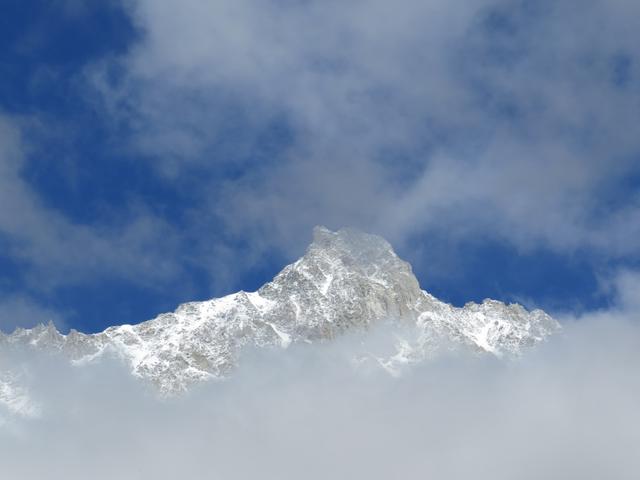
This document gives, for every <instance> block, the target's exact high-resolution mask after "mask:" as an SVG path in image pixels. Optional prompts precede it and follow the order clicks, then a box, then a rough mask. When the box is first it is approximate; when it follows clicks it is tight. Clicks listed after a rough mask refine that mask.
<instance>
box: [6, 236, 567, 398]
mask: <svg viewBox="0 0 640 480" xmlns="http://www.w3.org/2000/svg"><path fill="white" fill-rule="evenodd" d="M386 321H390V322H392V323H399V324H401V325H405V326H409V327H412V328H413V329H415V332H417V333H416V334H415V337H414V338H412V339H411V340H410V341H408V342H405V343H403V344H402V345H399V349H398V353H397V354H396V355H394V356H393V357H391V358H389V359H385V360H384V361H383V362H381V363H382V364H383V366H385V368H388V369H389V370H390V371H393V370H394V368H395V367H396V366H398V365H400V364H405V363H411V362H417V361H420V360H421V359H423V358H425V357H428V356H430V355H432V354H433V353H434V352H436V351H437V350H438V349H439V348H441V347H442V345H444V344H445V343H446V344H449V345H458V346H463V347H468V348H471V349H473V350H475V351H477V352H487V353H489V354H493V355H496V356H498V357H501V356H504V355H508V356H511V355H516V356H517V355H519V354H520V353H521V352H522V351H523V349H525V348H526V347H530V346H532V345H535V344H536V343H538V342H540V341H542V340H544V339H545V338H546V337H547V336H548V335H550V334H552V333H553V332H555V331H557V330H558V329H559V328H560V327H559V325H558V323H557V322H556V321H555V320H553V319H552V318H551V317H550V316H549V315H547V314H546V313H544V312H542V311H540V310H534V311H532V312H528V311H526V310H525V309H524V308H522V307H521V306H520V305H505V304H504V303H501V302H497V301H494V300H485V301H484V302H483V303H481V304H475V303H470V304H467V305H465V306H464V307H463V308H455V307H453V306H451V305H448V304H446V303H443V302H441V301H439V300H437V299H436V298H435V297H433V296H432V295H430V294H429V293H427V292H425V291H423V290H421V289H420V286H419V284H418V281H417V279H416V278H415V276H414V275H413V273H412V271H411V266H410V265H409V264H408V263H407V262H405V261H403V260H401V259H400V258H398V256H397V255H396V254H395V252H394V251H393V249H392V248H391V246H390V245H389V244H388V243H387V242H386V241H385V240H384V239H382V238H380V237H377V236H374V235H369V234H365V233H361V232H358V231H355V230H350V229H344V230H340V231H338V232H331V231H329V230H327V229H325V228H323V227H316V229H315V230H314V240H313V243H312V244H311V245H310V246H309V248H308V249H307V252H306V254H305V255H304V256H303V257H302V258H300V259H299V260H297V261H296V262H295V263H293V264H291V265H288V266H287V267H285V268H284V270H282V271H281V272H280V273H279V274H278V275H277V276H276V277H275V278H274V279H273V281H271V282H269V283H267V284H266V285H264V286H263V287H262V288H260V289H259V290H258V291H257V292H244V291H240V292H238V293H234V294H232V295H228V296H226V297H222V298H216V299H212V300H207V301H204V302H192V303H186V304H183V305H180V306H179V307H178V308H177V310H176V311H175V312H173V313H164V314H161V315H159V316H158V317H156V318H154V319H153V320H149V321H146V322H143V323H140V324H137V325H120V326H115V327H110V328H107V329H106V330H105V331H103V332H101V333H98V334H93V335H86V334H82V333H79V332H76V331H73V330H72V331H71V332H70V333H69V334H68V335H61V334H60V333H59V332H58V331H57V330H56V329H55V327H54V326H53V325H51V324H50V325H49V326H44V325H41V326H38V327H36V328H33V329H30V330H24V329H18V330H16V331H15V332H14V333H13V334H11V335H2V334H0V346H2V345H3V344H4V345H5V346H7V345H10V344H26V345H31V346H33V347H35V348H42V349H53V350H57V351H61V352H63V353H64V354H66V355H68V356H69V357H70V358H71V360H72V361H73V362H74V363H76V364H85V363H90V362H92V361H94V360H95V359H97V358H99V357H100V356H102V355H105V354H113V355H116V356H118V357H121V358H122V359H124V360H125V361H126V362H127V363H128V364H129V365H130V367H131V370H132V373H133V374H134V375H136V376H138V377H141V378H142V379H145V380H148V381H150V382H152V383H153V384H155V385H157V386H158V387H159V389H160V390H161V392H163V393H173V392H179V391H183V390H185V389H187V388H188V387H189V385H191V384H193V383H194V382H198V381H202V380H205V379H208V378H212V377H213V378H215V377H224V376H226V375H228V374H229V373H230V371H231V370H232V369H233V368H234V367H235V366H236V365H237V363H238V360H239V356H240V354H241V352H242V350H243V347H245V346H248V345H251V346H257V347H273V346H279V347H284V348H286V347H287V346H289V345H290V344H292V343H298V342H318V341H328V340H331V339H333V338H335V337H338V336H340V335H342V334H344V333H346V332H351V331H358V330H364V329H367V328H369V327H370V326H372V325H375V324H378V323H380V322H386Z"/></svg>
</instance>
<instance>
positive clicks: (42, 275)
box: [0, 116, 178, 291]
mask: <svg viewBox="0 0 640 480" xmlns="http://www.w3.org/2000/svg"><path fill="white" fill-rule="evenodd" d="M28 121H29V120H27V119H25V118H16V117H8V116H0V235H1V236H2V238H3V240H4V242H3V243H4V244H5V248H6V250H5V252H4V253H5V255H8V256H9V257H10V258H11V259H12V260H13V261H16V262H19V263H20V264H21V269H20V272H21V274H22V275H24V277H25V279H26V282H27V284H28V286H29V287H30V288H33V289H37V290H45V291H46V290H48V289H50V288H51V287H55V286H59V285H68V284H70V283H71V284H73V283H77V282H79V281H87V279H89V280H90V281H93V280H95V279H97V278H101V277H104V276H108V275H116V276H125V277H126V278H127V280H129V281H137V282H141V283H145V282H147V283H150V282H151V279H153V281H155V282H158V281H162V280H163V279H166V278H168V277H170V276H171V275H172V274H174V273H175V271H176V269H177V268H178V267H177V265H176V264H175V263H174V262H173V261H172V260H171V258H172V257H171V256H170V255H167V254H166V252H165V251H164V250H166V249H167V248H171V246H172V239H173V238H175V237H174V233H173V232H172V230H171V229H170V228H169V226H168V225H166V224H165V223H164V222H163V221H161V220H159V219H157V218H155V217H154V216H152V215H150V214H149V213H148V212H146V211H145V210H144V209H140V208H135V207H134V206H132V208H131V213H127V214H126V215H123V216H122V217H121V218H120V219H119V220H118V222H113V221H110V220H109V219H107V218H101V219H96V221H95V222H94V223H92V224H91V225H87V224H80V223H77V222H74V221H72V220H71V219H69V218H68V217H67V216H66V215H65V214H64V213H63V212H61V211H58V210H55V209H53V208H51V207H50V206H48V205H47V204H46V203H45V202H44V201H43V200H42V199H41V198H40V197H39V195H38V193H37V191H36V190H35V189H34V188H33V187H32V186H31V185H30V184H29V183H28V182H27V181H25V180H24V179H23V177H22V171H23V168H24V166H25V164H26V163H27V162H28V149H29V148H30V146H29V145H25V144H24V142H23V139H22V138H21V127H23V126H24V124H25V123H27V122H28ZM158 239H162V241H161V242H160V241H158ZM171 251H173V249H172V250H171Z"/></svg>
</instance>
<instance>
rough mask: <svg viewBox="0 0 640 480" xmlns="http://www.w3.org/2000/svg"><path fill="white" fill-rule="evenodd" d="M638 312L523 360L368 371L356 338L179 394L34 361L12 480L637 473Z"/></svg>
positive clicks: (252, 360) (12, 449) (109, 372)
mask: <svg viewBox="0 0 640 480" xmlns="http://www.w3.org/2000/svg"><path fill="white" fill-rule="evenodd" d="M620 298H623V297H620ZM630 305H632V303H625V302H622V303H620V304H619V305H617V306H616V307H615V308H613V309H611V310H609V311H607V312H601V314H599V315H597V316H594V315H591V316H589V317H584V318H580V319H574V320H569V319H567V320H565V326H564V331H563V332H562V333H561V334H559V335H557V336H556V337H555V338H553V339H552V340H551V341H550V342H548V343H547V344H545V345H542V346H541V347H539V348H538V349H536V350H535V351H531V352H528V353H527V355H526V356H525V357H524V358H523V359H522V360H520V361H517V362H513V363H509V362H506V363H505V362H501V361H498V360H496V359H493V358H489V357H483V358H481V357H477V356H473V355H463V354H455V355H451V356H445V357H440V358H439V359H437V360H435V361H433V362H431V363H426V364H424V365H420V366H417V367H414V368H411V369H409V370H407V371H405V372H404V374H403V375H402V376H400V377H397V378H395V377H392V376H390V375H388V374H387V373H386V372H385V371H383V370H382V369H378V368H370V367H372V365H371V364H369V366H368V367H367V366H366V365H365V366H364V367H363V366H360V367H356V366H355V363H354V362H353V361H352V360H351V359H352V358H353V352H354V351H362V350H363V348H365V347H363V344H362V341H363V338H345V339H343V340H342V341H339V342H337V343H335V344H325V345H316V346H309V345H302V346H297V347H293V348H291V349H289V350H285V351H273V352H253V353H251V354H249V355H247V356H245V358H244V361H243V363H242V366H241V367H240V368H239V369H238V371H237V372H236V373H235V375H234V376H233V377H232V378H231V379H229V380H227V381H224V382H210V383H208V384H205V385H202V386H200V387H198V388H195V389H194V390H192V391H191V393H189V394H188V395H186V396H184V397H179V398H173V399H169V400H159V399H157V398H156V397H155V396H154V395H153V393H152V392H150V391H149V390H148V389H146V388H145V387H143V386H142V385H140V384H139V383H138V382H136V381H135V380H134V379H133V378H131V377H130V375H129V374H128V372H126V370H125V369H124V367H123V366H121V365H119V364H115V363H111V362H103V363H100V364H97V365H94V366H92V367H85V368H74V367H70V366H69V365H68V364H67V363H65V362H64V361H62V360H60V359H58V360H56V359H55V358H53V359H52V358H51V357H38V358H37V359H36V360H34V359H31V361H30V365H31V367H30V368H31V369H30V372H31V373H30V375H29V376H27V377H26V378H27V379H30V380H29V382H28V383H29V387H30V389H31V394H32V396H33V398H35V399H37V400H38V401H39V402H40V403H41V405H42V413H41V416H40V417H39V418H31V419H17V418H15V419H14V420H12V421H10V422H9V423H7V424H5V425H4V426H3V428H2V430H0V459H1V465H2V467H1V468H2V474H3V478H11V479H14V478H15V479H18V478H19V479H24V480H29V479H39V478H47V479H52V480H54V479H63V478H64V479H71V480H73V479H76V478H77V479H85V478H89V477H90V478H94V479H112V478H120V479H123V480H128V479H132V480H133V479H149V478H154V479H165V478H166V479H169V478H176V477H182V478H263V479H270V478H274V479H275V478H278V479H283V478H285V479H286V478H291V479H293V478H307V479H316V478H317V479H326V478H367V479H378V478H379V479H388V478H408V477H420V478H447V479H456V478H460V479H462V478H465V479H467V478H475V479H479V480H482V479H513V478H518V479H532V480H533V479H540V478H548V479H553V478H558V479H580V480H586V479H598V480H600V479H602V478H609V479H633V478H637V472H638V471H640V457H639V456H638V445H640V430H639V429H638V425H640V411H639V410H638V408H637V407H638V399H639V398H640V378H639V377H638V375H637V372H635V369H634V368H633V367H634V366H635V365H638V364H640V325H639V324H638V322H637V321H636V318H637V317H636V314H635V312H633V310H631V309H628V308H627V306H630ZM387 333H388V332H387ZM366 348H368V346H367V347H366ZM4 360H5V362H6V360H7V359H6V358H5V359H4Z"/></svg>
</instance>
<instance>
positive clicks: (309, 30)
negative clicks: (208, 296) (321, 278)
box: [90, 0, 640, 257]
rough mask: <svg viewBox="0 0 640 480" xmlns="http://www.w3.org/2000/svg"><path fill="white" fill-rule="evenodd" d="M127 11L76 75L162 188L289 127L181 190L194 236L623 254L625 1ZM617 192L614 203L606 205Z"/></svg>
mask: <svg viewBox="0 0 640 480" xmlns="http://www.w3.org/2000/svg"><path fill="white" fill-rule="evenodd" d="M129 6H130V13H131V15H132V17H133V19H134V21H135V23H136V25H138V27H139V28H140V30H141V31H142V32H143V34H144V35H143V36H142V37H141V41H140V42H139V43H137V44H136V45H135V46H134V47H133V48H132V49H131V50H130V51H129V53H128V54H127V55H125V56H124V57H121V58H117V59H111V60H110V61H105V62H101V63H100V67H96V68H94V69H93V70H92V71H91V75H90V76H91V78H92V79H93V82H94V85H99V90H100V91H101V92H102V100H103V101H104V103H105V105H108V107H109V111H110V112H111V113H112V114H114V118H116V119H117V120H118V121H122V122H124V123H125V124H127V125H128V126H129V127H131V128H132V129H133V132H134V133H133V135H132V136H131V138H130V142H131V145H132V147H133V148H135V149H138V150H142V151H144V152H145V153H150V154H152V155H153V156H154V158H156V159H157V160H158V161H157V164H158V166H159V168H160V169H161V170H162V171H164V172H165V173H170V174H171V175H177V176H179V175H180V172H181V171H182V169H184V168H187V169H188V168H189V167H190V166H191V165H193V163H194V162H195V163H200V164H201V165H206V166H208V167H209V168H210V169H211V170H212V171H215V169H217V168H220V165H221V164H223V165H224V164H225V162H229V161H231V162H238V161H239V160H238V159H239V158H243V159H245V160H243V161H247V160H246V158H247V157H248V158H251V157H252V156H255V154H256V153H259V149H260V146H259V145H258V144H257V143H256V142H257V138H259V136H260V134H261V133H264V131H265V129H266V128H267V126H268V125H269V124H270V122H272V121H273V119H274V118H280V117H284V118H286V120H287V122H289V125H290V126H291V127H292V128H293V130H294V141H293V144H292V145H291V146H290V147H289V148H287V149H286V151H284V152H281V153H280V154H279V155H278V157H277V158H275V159H271V161H270V162H268V164H267V165H261V164H255V163H251V162H250V161H249V163H248V164H246V165H244V167H243V169H244V173H243V174H242V175H241V176H240V177H239V178H235V179H233V180H232V179H229V180H228V181H226V182H225V183H224V185H223V186H222V187H220V186H219V185H216V186H215V187H212V188H207V187H202V186H199V187H197V186H196V188H200V189H201V190H200V192H201V195H202V203H201V204H200V206H199V207H197V209H196V210H199V211H200V215H199V217H198V218H199V219H200V222H199V225H198V227H197V230H198V231H199V232H207V231H211V230H214V229H218V228H219V227H220V224H219V221H220V218H222V219H223V224H224V227H225V229H226V230H227V231H231V232H235V233H237V234H239V235H240V236H241V237H242V238H247V239H252V238H254V239H255V238H260V241H259V242H257V243H255V244H254V245H253V246H254V248H255V249H256V250H258V251H259V250H260V249H262V248H270V247H271V248H272V247H274V246H283V245H284V246H285V247H284V248H285V250H286V251H289V250H290V249H294V250H295V249H298V250H299V249H300V248H301V245H302V244H303V243H304V242H306V241H307V238H308V232H309V230H310V227H311V226H312V225H314V224H327V225H329V226H334V227H338V226H342V225H354V226H358V227H361V228H364V229H366V230H373V231H377V232H380V233H383V234H385V235H387V236H390V237H392V239H393V240H394V241H395V242H402V241H404V240H406V239H407V238H408V237H410V236H412V235H415V234H424V233H426V234H433V235H438V234H439V235H446V236H447V238H448V239H449V241H450V242H451V244H454V243H455V241H456V240H459V239H461V238H469V237H471V236H474V237H485V238H490V239H496V238H497V239H499V240H505V241H507V242H509V243H510V244H512V245H514V246H515V247H517V248H524V249H527V248H533V247H539V246H542V247H544V248H551V249H553V250H555V251H558V252H561V253H571V252H575V251H578V250H580V249H585V248H586V249H589V250H593V251H596V252H598V253H599V254H604V255H606V256H609V257H621V256H622V257H624V256H628V255H637V254H638V251H637V245H636V243H635V242H633V238H635V235H633V232H635V231H636V230H638V228H639V226H640V223H639V222H638V212H639V211H640V210H639V209H638V201H637V198H631V197H632V196H633V195H632V193H630V192H629V191H625V188H629V187H624V186H622V184H623V183H624V182H625V181H626V180H625V179H626V178H627V177H628V176H629V175H631V174H632V173H633V171H634V170H635V169H636V168H637V166H636V164H637V161H636V159H637V155H638V152H639V151H640V141H638V139H639V138H640V132H638V125H640V121H639V120H640V118H638V117H639V114H638V109H637V108H636V106H637V104H638V101H639V99H640V89H638V88H637V82H633V81H631V82H629V83H628V85H626V86H620V85H615V82H614V79H615V78H614V77H615V75H616V73H615V68H614V63H615V59H616V58H628V59H629V62H628V65H627V73H626V75H630V76H631V78H635V77H636V76H637V75H638V71H637V64H638V63H639V62H640V57H638V56H637V54H636V53H635V52H636V50H637V49H636V48H635V45H636V44H637V40H638V38H637V31H638V30H637V29H634V28H633V20H631V19H634V18H638V15H637V14H638V7H637V6H636V5H635V4H632V3H631V2H623V1H619V2H615V3H611V2H604V1H592V2H588V3H584V2H580V3H576V2H574V1H570V0H566V1H562V2H543V3H542V4H539V5H538V4H537V5H536V6H533V5H531V6H530V7H526V6H524V4H514V3H512V2H501V1H489V0H487V1H482V2H467V1H462V0H461V1H454V2H444V1H442V0H432V1H427V2H424V1H423V2H417V1H411V0H406V1H402V2H395V3H394V4H393V5H391V4H389V2H383V1H378V0H370V1H359V2H349V3H348V4H345V3H344V2H332V1H330V2H314V1H311V2H279V1H272V2H255V1H251V0H242V1H221V2H216V3H215V4H211V3H206V2H200V1H198V0H188V1H184V2H180V3H179V5H178V4H177V3H175V2H155V1H147V0H138V1H135V2H130V3H129ZM527 8H529V9H527ZM491 22H493V23H491ZM114 66H118V67H119V68H121V71H122V72H124V75H123V78H122V79H121V81H119V82H118V83H116V84H113V83H110V82H109V81H108V80H107V78H109V75H107V74H106V72H109V71H110V70H109V69H113V68H114ZM238 118H241V120H240V121H239V125H240V126H241V127H240V128H242V129H243V133H242V135H241V139H240V141H238V142H235V143H233V141H230V140H229V138H233V132H234V131H233V130H231V131H229V128H230V127H229V125H233V122H234V121H237V119H238ZM228 137H229V138H228ZM225 142H231V143H230V144H229V145H228V146H227V147H225V148H227V149H228V150H224V149H223V151H222V153H219V154H218V155H214V154H212V153H211V151H212V150H211V146H212V145H218V146H219V145H220V144H225ZM234 149H236V151H234ZM256 149H258V150H257V152H256ZM238 150H239V151H240V152H241V153H238ZM214 151H215V150H214ZM228 152H232V154H228ZM616 192H617V193H616ZM616 195H620V196H629V198H628V201H626V202H622V205H623V206H620V203H619V202H618V203H617V205H618V206H615V207H614V206H613V205H614V203H615V202H614V203H612V202H609V200H608V199H609V197H611V196H613V197H616ZM211 212H214V213H215V214H216V217H215V220H213V221H212V220H210V219H211Z"/></svg>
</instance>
